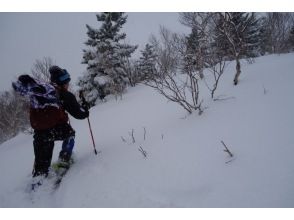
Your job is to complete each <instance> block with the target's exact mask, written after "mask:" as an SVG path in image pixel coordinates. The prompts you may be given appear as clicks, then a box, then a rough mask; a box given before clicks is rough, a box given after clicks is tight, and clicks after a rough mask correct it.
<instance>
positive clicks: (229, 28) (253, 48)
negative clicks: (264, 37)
mask: <svg viewBox="0 0 294 220" xmlns="http://www.w3.org/2000/svg"><path fill="white" fill-rule="evenodd" d="M216 29H217V31H216V32H217V33H218V40H219V41H218V45H223V46H222V49H223V50H225V51H226V52H227V53H228V55H229V56H230V57H233V58H234V59H235V60H236V75H235V78H234V84H235V85H237V84H238V78H239V75H240V74H241V64H240V59H241V58H246V57H252V56H257V55H258V52H259V37H260V35H259V34H260V22H259V19H257V18H256V16H255V13H245V12H226V13H219V21H218V24H217V25H216Z"/></svg>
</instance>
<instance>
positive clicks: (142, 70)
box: [138, 44, 157, 81]
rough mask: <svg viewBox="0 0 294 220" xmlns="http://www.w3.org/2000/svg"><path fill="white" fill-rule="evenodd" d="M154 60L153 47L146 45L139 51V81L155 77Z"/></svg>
mask: <svg viewBox="0 0 294 220" xmlns="http://www.w3.org/2000/svg"><path fill="white" fill-rule="evenodd" d="M156 58H157V55H156V54H155V52H154V49H153V46H152V45H150V44H146V45H145V48H144V50H142V51H141V57H140V59H139V62H138V75H139V76H138V78H139V81H143V80H148V79H151V78H153V77H156Z"/></svg>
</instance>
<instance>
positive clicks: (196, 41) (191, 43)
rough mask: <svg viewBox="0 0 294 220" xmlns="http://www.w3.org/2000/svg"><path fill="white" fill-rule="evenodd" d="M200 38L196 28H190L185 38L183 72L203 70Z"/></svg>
mask: <svg viewBox="0 0 294 220" xmlns="http://www.w3.org/2000/svg"><path fill="white" fill-rule="evenodd" d="M200 40H201V39H200V36H199V33H198V30H197V28H195V27H192V32H191V33H190V35H189V36H188V37H186V41H185V42H186V43H185V44H186V45H185V46H186V47H185V48H186V51H185V55H184V71H200V77H201V78H203V74H202V75H201V70H202V69H203V68H204V62H203V57H204V53H203V48H201V47H200Z"/></svg>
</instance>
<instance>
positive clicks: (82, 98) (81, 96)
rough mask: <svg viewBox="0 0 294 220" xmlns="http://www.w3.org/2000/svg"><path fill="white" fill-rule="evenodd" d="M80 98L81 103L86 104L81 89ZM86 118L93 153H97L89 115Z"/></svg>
mask: <svg viewBox="0 0 294 220" xmlns="http://www.w3.org/2000/svg"><path fill="white" fill-rule="evenodd" d="M80 98H81V100H82V102H83V103H85V104H87V102H86V99H85V97H84V94H83V91H80ZM87 119H88V125H89V130H90V134H91V138H92V142H93V147H94V153H95V154H96V155H97V154H98V153H97V150H96V145H95V141H94V136H93V132H92V128H91V123H90V119H89V116H88V117H87Z"/></svg>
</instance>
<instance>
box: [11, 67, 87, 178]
mask: <svg viewBox="0 0 294 220" xmlns="http://www.w3.org/2000/svg"><path fill="white" fill-rule="evenodd" d="M49 72H50V80H51V84H45V83H43V84H42V83H40V82H38V83H37V82H36V80H34V79H33V78H31V77H30V76H29V75H22V76H20V77H19V79H18V82H16V83H13V88H14V89H15V90H16V91H18V92H20V93H21V94H22V93H25V94H28V95H29V96H30V99H31V102H30V103H31V108H30V123H31V126H32V128H33V129H34V141H33V145H34V154H35V163H34V171H33V177H38V176H44V177H47V176H48V172H49V167H50V165H51V160H52V154H53V148H54V141H57V140H59V141H63V142H62V149H61V151H60V153H59V159H58V160H59V163H60V164H61V165H62V166H64V167H65V168H68V167H69V161H70V159H71V155H72V151H73V147H74V143H75V140H74V139H75V130H74V129H73V128H72V127H71V125H70V124H69V118H68V114H67V113H66V112H68V113H69V114H70V115H72V116H73V117H74V118H76V119H85V118H87V117H88V116H89V111H88V108H87V106H86V105H85V104H83V105H82V106H81V105H80V104H79V103H78V102H77V100H76V98H75V96H74V94H72V93H71V92H69V91H68V87H69V82H70V80H71V78H70V75H69V73H68V72H67V71H66V70H65V69H61V68H60V67H58V66H51V67H50V69H49ZM31 93H33V94H34V95H32V94H31ZM35 94H36V95H35ZM55 99H57V100H55ZM35 105H38V106H35ZM42 105H43V106H42ZM56 105H57V106H56Z"/></svg>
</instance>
